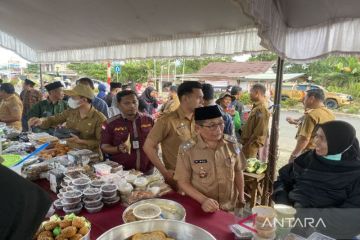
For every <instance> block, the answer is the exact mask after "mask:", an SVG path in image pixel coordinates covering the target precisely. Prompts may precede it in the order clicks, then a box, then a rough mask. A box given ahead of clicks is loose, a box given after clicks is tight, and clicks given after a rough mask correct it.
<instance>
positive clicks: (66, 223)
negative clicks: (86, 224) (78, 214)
mask: <svg viewBox="0 0 360 240" xmlns="http://www.w3.org/2000/svg"><path fill="white" fill-rule="evenodd" d="M59 226H60V227H61V229H63V228H66V227H70V226H71V221H70V220H62V221H60V222H59Z"/></svg>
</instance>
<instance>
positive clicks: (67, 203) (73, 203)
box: [61, 199, 81, 209]
mask: <svg viewBox="0 0 360 240" xmlns="http://www.w3.org/2000/svg"><path fill="white" fill-rule="evenodd" d="M80 202H81V201H80V200H79V201H77V202H71V203H69V202H66V201H65V200H64V199H62V200H61V204H62V206H63V207H66V208H68V209H71V208H76V206H77V205H78V204H79V203H80Z"/></svg>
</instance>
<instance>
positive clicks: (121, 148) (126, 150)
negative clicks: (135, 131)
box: [118, 143, 129, 153]
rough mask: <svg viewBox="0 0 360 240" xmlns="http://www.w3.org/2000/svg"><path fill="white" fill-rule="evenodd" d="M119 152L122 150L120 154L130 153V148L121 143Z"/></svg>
mask: <svg viewBox="0 0 360 240" xmlns="http://www.w3.org/2000/svg"><path fill="white" fill-rule="evenodd" d="M118 150H120V152H122V153H128V152H129V149H128V146H126V144H125V143H121V144H120V145H119V146H118Z"/></svg>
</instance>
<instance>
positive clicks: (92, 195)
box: [83, 188, 101, 200]
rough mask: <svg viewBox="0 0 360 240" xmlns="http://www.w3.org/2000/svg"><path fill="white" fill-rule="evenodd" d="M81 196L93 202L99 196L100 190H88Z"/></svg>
mask: <svg viewBox="0 0 360 240" xmlns="http://www.w3.org/2000/svg"><path fill="white" fill-rule="evenodd" d="M83 194H84V196H85V197H86V198H87V199H89V200H95V199H98V198H99V197H100V196H101V190H100V189H99V188H88V189H86V190H85V191H84V192H83Z"/></svg>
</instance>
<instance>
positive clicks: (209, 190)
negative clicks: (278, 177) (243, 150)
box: [174, 135, 245, 211]
mask: <svg viewBox="0 0 360 240" xmlns="http://www.w3.org/2000/svg"><path fill="white" fill-rule="evenodd" d="M244 167H245V162H241V159H240V147H239V145H238V143H237V140H236V138H235V137H233V136H230V135H224V138H223V140H222V141H221V143H220V144H219V145H218V147H217V148H216V149H211V148H209V147H208V146H207V144H206V143H205V142H204V140H203V139H202V138H201V136H199V135H198V136H197V137H195V138H193V139H191V140H189V141H187V142H185V143H183V144H182V145H181V146H180V149H179V155H178V159H177V165H176V171H175V177H174V178H175V179H176V180H177V181H184V182H189V183H190V184H191V185H192V186H193V187H194V188H195V189H196V190H198V191H199V192H201V193H202V194H204V195H205V196H207V197H209V198H212V199H214V200H216V201H218V203H219V205H220V208H221V209H222V210H227V211H229V210H233V209H234V207H235V205H236V201H237V198H238V191H237V188H236V184H235V174H236V173H237V172H240V171H242V170H243V169H244Z"/></svg>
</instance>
